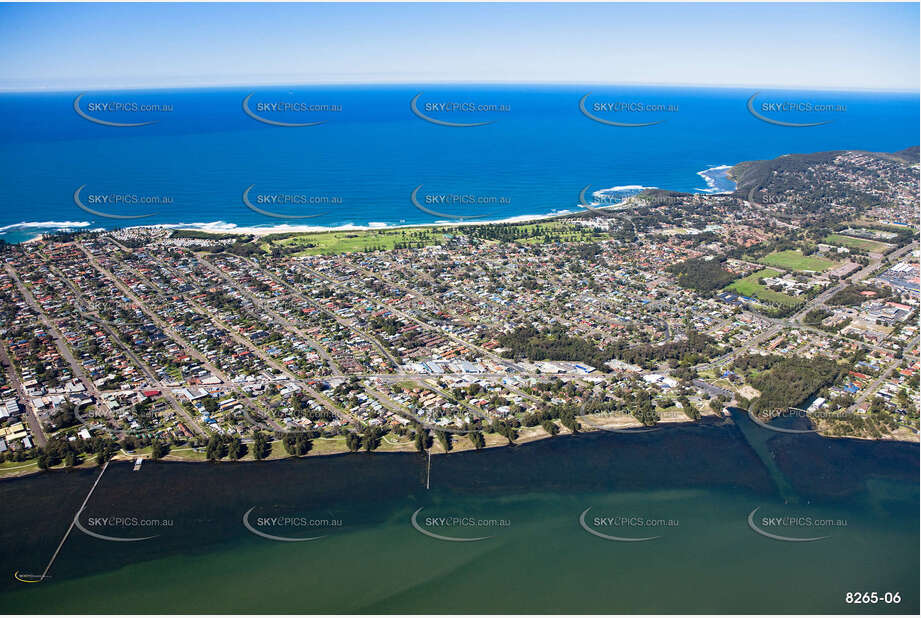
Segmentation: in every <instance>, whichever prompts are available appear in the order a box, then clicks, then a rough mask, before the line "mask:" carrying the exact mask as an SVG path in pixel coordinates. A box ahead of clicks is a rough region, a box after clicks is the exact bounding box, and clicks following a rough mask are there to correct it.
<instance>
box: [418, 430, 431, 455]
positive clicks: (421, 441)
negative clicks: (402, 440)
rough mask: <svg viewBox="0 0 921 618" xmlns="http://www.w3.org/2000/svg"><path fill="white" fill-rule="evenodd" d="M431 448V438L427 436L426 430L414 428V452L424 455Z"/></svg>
mask: <svg viewBox="0 0 921 618" xmlns="http://www.w3.org/2000/svg"><path fill="white" fill-rule="evenodd" d="M430 448H432V436H430V435H429V432H428V429H425V428H424V427H421V426H420V427H416V450H417V451H419V452H420V453H424V452H425V451H427V450H428V449H430Z"/></svg>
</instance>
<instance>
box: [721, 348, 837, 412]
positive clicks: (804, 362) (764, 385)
mask: <svg viewBox="0 0 921 618" xmlns="http://www.w3.org/2000/svg"><path fill="white" fill-rule="evenodd" d="M733 367H734V368H735V369H737V370H739V371H747V372H751V371H755V372H757V373H755V374H754V375H752V376H750V377H749V379H748V382H749V384H751V385H752V386H754V387H755V388H756V389H758V390H759V391H761V396H760V397H757V398H756V399H754V400H753V401H752V402H751V404H750V406H751V407H750V409H751V411H752V412H754V413H756V414H757V413H760V412H763V411H768V410H775V409H787V408H790V407H798V406H800V405H801V404H802V403H803V402H805V401H806V400H807V399H809V398H810V397H811V396H813V395H814V394H816V393H817V392H818V391H819V389H821V388H824V387H826V386H828V385H830V384H832V383H834V382H835V381H836V380H838V379H839V378H840V377H841V376H843V375H844V374H845V373H847V371H848V367H847V366H846V365H839V364H838V363H837V362H835V361H834V360H832V359H830V358H801V357H785V356H777V355H768V356H761V355H757V354H755V355H751V354H749V355H746V356H740V357H739V358H737V359H736V360H735V361H734V362H733Z"/></svg>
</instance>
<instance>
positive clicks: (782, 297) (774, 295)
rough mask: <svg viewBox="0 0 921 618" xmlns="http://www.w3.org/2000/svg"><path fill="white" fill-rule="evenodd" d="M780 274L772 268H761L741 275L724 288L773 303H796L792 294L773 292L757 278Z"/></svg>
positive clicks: (789, 304)
mask: <svg viewBox="0 0 921 618" xmlns="http://www.w3.org/2000/svg"><path fill="white" fill-rule="evenodd" d="M780 274H781V272H780V271H779V270H774V269H773V268H765V269H763V270H759V271H758V272H755V273H752V274H750V275H749V276H747V277H743V278H742V279H739V280H737V281H734V282H732V283H731V284H730V285H729V286H728V287H727V288H726V289H727V290H731V291H733V292H735V293H737V294H741V295H742V296H748V297H754V298H757V299H758V300H763V301H765V302H768V303H774V304H776V305H788V306H793V305H796V304H797V303H799V301H798V300H797V299H795V298H793V297H792V296H787V295H786V294H784V293H782V292H775V291H774V290H772V289H770V288H767V287H765V286H763V285H761V284H760V283H758V280H759V279H765V278H768V277H776V276H778V275H780Z"/></svg>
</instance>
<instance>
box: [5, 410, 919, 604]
mask: <svg viewBox="0 0 921 618" xmlns="http://www.w3.org/2000/svg"><path fill="white" fill-rule="evenodd" d="M730 412H731V413H732V420H728V419H727V420H726V421H717V420H715V419H708V420H704V421H701V422H699V423H694V424H691V423H688V424H683V425H670V426H666V427H663V428H661V429H660V430H657V431H652V432H645V433H607V432H596V433H592V434H581V435H578V436H560V437H556V438H552V439H547V440H542V441H539V442H534V443H530V444H526V445H521V446H517V447H503V448H496V449H487V450H484V451H481V452H466V453H453V454H449V455H447V456H444V455H435V456H433V457H432V460H431V472H430V476H429V479H428V481H429V483H428V484H429V488H428V489H427V488H426V475H427V462H426V459H425V457H423V456H421V455H419V454H416V453H399V454H397V453H391V454H386V453H374V454H371V455H368V454H365V453H358V454H350V455H336V456H324V457H310V458H307V459H303V460H282V461H271V462H241V463H218V464H206V463H150V462H148V463H146V464H144V466H143V467H142V468H141V470H140V471H138V472H133V471H132V466H131V463H130V462H123V463H115V464H112V465H110V466H109V469H108V470H107V471H106V472H105V474H104V476H103V477H102V479H101V481H100V483H99V485H98V487H97V488H96V490H95V491H94V493H93V494H92V496H91V498H90V500H89V502H88V504H87V506H86V509H85V510H84V512H83V513H82V514H81V516H80V519H79V521H80V523H81V525H82V526H83V527H84V528H85V529H86V530H89V531H90V532H93V533H94V534H102V535H105V536H110V537H116V538H144V537H148V536H149V537H152V538H149V539H147V540H141V541H134V542H124V541H113V540H105V539H100V538H97V537H93V536H89V535H87V534H85V533H83V532H81V531H80V530H78V529H74V530H73V531H72V533H71V535H70V537H69V538H68V539H67V542H66V543H65V544H64V545H63V547H62V549H61V552H60V554H59V555H58V557H57V559H56V561H55V562H54V564H53V566H52V568H51V569H50V571H49V575H50V576H51V577H50V579H47V580H45V581H44V582H42V583H22V582H19V581H17V580H16V579H15V578H14V574H15V573H20V574H33V573H34V574H38V573H41V572H42V570H43V569H44V567H45V565H46V564H47V563H48V560H49V559H50V557H51V556H52V554H53V552H54V551H55V548H56V547H57V546H58V543H59V541H60V539H61V537H62V536H63V534H64V532H65V531H66V529H67V527H68V525H69V524H70V522H71V520H72V518H73V516H74V513H76V511H77V509H78V508H79V506H80V504H81V503H82V502H83V500H84V498H85V496H86V494H87V492H88V491H89V489H90V487H91V486H92V485H93V482H94V480H95V478H96V476H97V475H98V472H97V471H95V470H80V471H74V472H70V473H66V472H55V473H50V474H43V475H38V476H33V477H30V478H25V479H14V480H5V481H0V504H3V509H0V547H2V548H3V551H2V552H0V569H2V572H3V573H4V574H5V575H4V577H3V578H0V608H2V610H0V611H2V612H5V613H6V612H8V613H55V612H63V613H87V612H89V613H172V612H178V613H199V612H201V613H214V612H222V613H248V612H258V613H275V612H294V613H312V612H322V613H327V612H328V613H416V612H420V613H471V612H480V613H557V612H559V613H619V612H627V613H663V612H678V613H709V612H729V613H757V612H762V613H874V614H877V613H900V614H917V613H918V607H919V598H918V578H919V571H918V541H919V538H918V499H919V495H918V484H917V475H918V445H917V444H907V443H894V442H886V441H883V442H871V441H862V440H849V439H826V438H822V437H820V436H817V435H814V434H797V435H790V434H779V433H776V432H772V431H768V430H766V429H763V428H760V427H758V426H757V425H755V424H754V423H752V422H751V421H750V420H748V417H747V415H746V414H745V413H744V412H743V411H741V410H736V409H732V410H730ZM247 526H249V527H250V528H252V530H255V532H253V531H251V530H250V529H249V528H248V527H247ZM260 533H261V534H260ZM596 533H598V534H596ZM264 534H269V535H272V536H276V537H282V538H289V539H290V538H295V539H298V538H315V537H320V538H315V540H311V541H284V540H278V539H271V538H266V537H265V536H263V535H264ZM599 534H602V535H607V536H608V537H615V538H614V539H613V540H612V539H611V538H605V537H603V536H599ZM432 535H438V536H441V537H448V538H455V539H456V538H460V539H481V540H468V541H459V542H458V541H447V540H444V539H443V538H437V537H435V536H432ZM770 535H774V536H773V537H772V536H770ZM777 537H782V538H777ZM625 539H628V540H625ZM629 539H632V540H629ZM858 592H859V593H864V592H866V593H872V592H876V593H877V596H876V598H877V599H878V600H877V601H876V602H875V603H863V604H861V603H854V602H853V599H854V596H853V594H854V593H858ZM849 594H850V596H849ZM887 595H888V596H887Z"/></svg>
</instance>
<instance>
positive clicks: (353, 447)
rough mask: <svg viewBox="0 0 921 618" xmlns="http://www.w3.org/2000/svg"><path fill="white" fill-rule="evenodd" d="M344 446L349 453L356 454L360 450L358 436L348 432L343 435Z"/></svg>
mask: <svg viewBox="0 0 921 618" xmlns="http://www.w3.org/2000/svg"><path fill="white" fill-rule="evenodd" d="M345 445H346V446H347V447H348V449H349V451H350V452H352V453H357V452H358V449H360V448H361V438H360V437H359V436H358V434H356V433H354V432H351V431H350V432H349V433H347V434H346V435H345Z"/></svg>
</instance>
